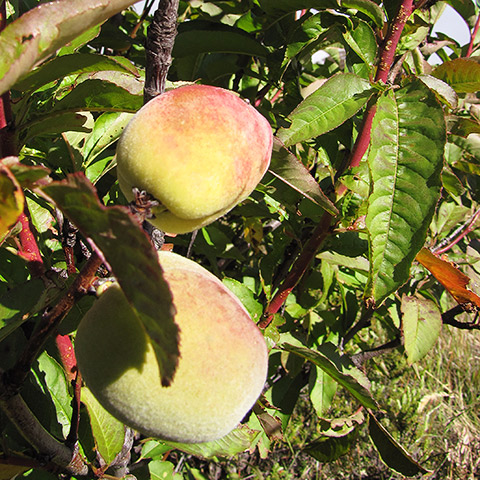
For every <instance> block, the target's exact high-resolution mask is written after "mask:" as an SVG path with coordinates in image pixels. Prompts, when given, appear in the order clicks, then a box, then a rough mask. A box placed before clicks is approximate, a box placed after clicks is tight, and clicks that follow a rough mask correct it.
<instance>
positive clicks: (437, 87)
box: [418, 75, 458, 110]
mask: <svg viewBox="0 0 480 480" xmlns="http://www.w3.org/2000/svg"><path fill="white" fill-rule="evenodd" d="M418 78H419V79H420V80H421V81H422V82H423V83H424V84H425V85H426V86H427V87H428V88H429V89H430V90H433V92H434V93H435V94H436V95H437V98H439V100H440V101H442V102H443V103H445V104H447V105H448V106H449V107H450V108H451V109H453V110H455V109H456V108H457V106H458V95H457V93H456V92H455V90H454V89H453V88H452V87H451V86H450V85H448V83H445V82H444V81H442V80H439V79H438V78H435V77H432V76H431V75H420V76H419V77H418Z"/></svg>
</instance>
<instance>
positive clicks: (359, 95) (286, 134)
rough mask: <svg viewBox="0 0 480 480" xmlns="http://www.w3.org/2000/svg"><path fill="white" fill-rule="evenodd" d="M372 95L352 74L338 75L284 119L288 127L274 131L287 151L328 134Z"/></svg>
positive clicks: (367, 85) (365, 84)
mask: <svg viewBox="0 0 480 480" xmlns="http://www.w3.org/2000/svg"><path fill="white" fill-rule="evenodd" d="M372 93H373V89H372V87H371V85H370V82H369V81H368V80H366V79H364V78H361V77H358V76H356V75H354V74H352V73H344V74H338V75H334V76H333V77H331V78H330V79H329V80H327V81H326V82H325V83H324V84H323V85H322V86H321V87H320V88H318V89H317V90H315V91H314V92H313V93H312V94H311V95H309V96H308V97H307V98H305V100H303V102H301V103H300V105H298V107H297V108H295V110H294V111H293V112H292V113H291V114H290V115H289V116H288V118H289V120H290V121H291V122H292V124H291V125H290V126H289V127H288V128H281V129H280V130H279V131H278V134H277V135H278V138H279V139H280V140H281V141H282V142H283V143H284V144H285V145H286V146H287V147H288V146H290V145H293V144H295V143H299V142H304V141H305V140H310V139H312V138H315V137H318V136H319V135H322V134H323V133H326V132H329V131H330V130H333V129H334V128H336V127H338V126H339V125H341V124H342V123H343V122H345V121H346V120H348V119H349V118H350V117H352V116H353V115H355V114H356V113H357V112H358V111H359V110H360V109H361V108H362V107H363V106H364V105H365V104H366V103H367V101H368V99H369V98H370V97H371V95H372Z"/></svg>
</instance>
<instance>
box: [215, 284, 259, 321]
mask: <svg viewBox="0 0 480 480" xmlns="http://www.w3.org/2000/svg"><path fill="white" fill-rule="evenodd" d="M222 283H223V284H224V285H225V286H226V287H227V288H228V289H229V290H230V291H231V292H233V293H234V294H235V296H236V297H237V298H238V299H239V300H240V301H241V302H242V304H243V306H244V307H245V308H246V309H247V311H248V313H249V314H250V316H251V317H252V320H253V321H254V322H255V323H257V322H258V321H259V320H260V318H261V316H262V313H263V305H262V304H261V303H260V302H259V301H258V300H256V299H255V293H254V292H252V290H250V289H249V288H248V287H247V286H246V285H245V284H243V283H241V282H239V281H238V280H235V279H234V278H224V279H223V280H222Z"/></svg>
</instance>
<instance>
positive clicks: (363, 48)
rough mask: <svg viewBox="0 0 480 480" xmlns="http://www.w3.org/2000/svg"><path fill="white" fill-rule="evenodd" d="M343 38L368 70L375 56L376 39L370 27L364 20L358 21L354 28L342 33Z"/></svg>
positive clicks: (370, 68)
mask: <svg viewBox="0 0 480 480" xmlns="http://www.w3.org/2000/svg"><path fill="white" fill-rule="evenodd" d="M343 38H344V39H345V41H346V42H347V44H348V45H349V47H350V48H351V49H352V50H353V51H354V52H355V53H356V54H357V55H358V56H359V57H360V58H361V60H362V61H363V63H364V65H365V66H366V67H367V71H368V72H370V71H371V70H372V68H373V65H374V62H375V58H376V56H377V41H376V38H375V33H374V31H373V30H372V27H370V25H368V24H367V23H366V22H358V25H356V26H355V28H353V29H351V30H347V31H346V32H344V33H343Z"/></svg>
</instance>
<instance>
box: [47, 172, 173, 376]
mask: <svg viewBox="0 0 480 480" xmlns="http://www.w3.org/2000/svg"><path fill="white" fill-rule="evenodd" d="M42 191H43V192H44V193H45V194H46V195H48V196H49V197H50V198H52V199H53V200H54V201H55V203H56V204H57V206H58V208H60V209H61V210H62V211H63V213H65V215H66V216H67V217H69V219H70V220H71V221H72V223H73V224H74V225H76V226H77V227H78V228H79V230H80V231H81V232H82V233H83V234H84V235H85V236H86V237H87V238H90V239H91V240H92V241H93V242H94V243H95V244H96V245H97V247H98V248H99V249H100V250H101V252H102V253H103V255H104V257H105V259H106V261H107V262H108V263H109V265H110V267H111V268H112V271H113V274H114V275H115V277H116V278H117V280H118V282H119V284H120V286H121V287H122V290H123V292H124V294H125V296H126V297H127V299H128V301H129V303H130V304H131V305H132V308H133V310H134V311H135V312H136V314H137V315H138V317H139V319H140V320H141V321H142V323H143V325H144V327H145V329H146V331H147V332H148V334H149V336H150V338H151V339H152V341H153V342H152V343H153V346H154V348H155V353H156V355H157V360H158V364H159V368H160V373H161V375H162V383H163V384H164V385H168V384H169V383H170V381H171V379H172V377H173V374H174V372H175V369H176V365H177V361H178V354H179V351H178V326H177V325H176V323H175V322H174V320H173V309H172V297H171V293H170V290H169V288H168V285H167V284H166V282H165V280H164V279H163V275H162V270H161V267H160V265H159V263H158V258H157V253H156V252H155V250H154V249H153V246H152V245H151V243H150V241H149V239H148V238H147V236H146V234H145V233H144V232H143V231H142V230H141V229H140V227H139V225H138V224H137V223H136V222H135V220H134V219H133V217H132V216H131V215H129V214H128V213H127V211H126V210H125V209H124V208H122V207H104V206H103V205H101V204H100V202H99V200H98V198H97V196H96V193H95V191H94V188H93V186H92V185H91V184H90V183H89V182H88V180H86V178H85V177H84V176H83V175H81V174H75V175H69V176H68V178H67V179H66V180H64V181H60V182H53V183H51V184H50V185H48V186H46V187H43V188H42Z"/></svg>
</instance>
